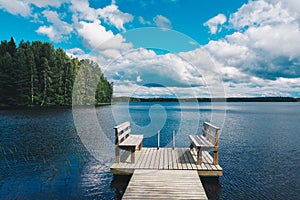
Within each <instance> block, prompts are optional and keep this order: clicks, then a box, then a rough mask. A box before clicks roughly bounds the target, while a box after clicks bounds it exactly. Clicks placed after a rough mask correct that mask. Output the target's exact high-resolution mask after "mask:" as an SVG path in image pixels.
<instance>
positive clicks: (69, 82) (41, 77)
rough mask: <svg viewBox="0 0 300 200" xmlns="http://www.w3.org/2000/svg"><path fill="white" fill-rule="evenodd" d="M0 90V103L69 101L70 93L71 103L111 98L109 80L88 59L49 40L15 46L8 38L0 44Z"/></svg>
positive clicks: (7, 104) (89, 103)
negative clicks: (69, 52) (77, 56)
mask: <svg viewBox="0 0 300 200" xmlns="http://www.w3.org/2000/svg"><path fill="white" fill-rule="evenodd" d="M78 74H79V76H78ZM76 76H77V79H76ZM75 79H76V83H75ZM74 85H76V90H74V91H73V88H74ZM73 93H74V94H76V95H75V98H74V95H73ZM0 94H1V96H0V105H1V106H47V105H72V95H73V104H76V105H91V104H101V103H109V102H111V98H112V94H113V83H110V82H108V80H107V79H106V77H105V76H104V75H103V73H102V72H101V69H100V67H99V66H98V64H97V63H95V62H93V61H91V60H87V59H85V60H78V58H72V57H69V56H68V55H67V54H66V52H65V51H64V50H63V49H61V48H57V49H55V48H54V46H53V45H52V44H51V43H49V42H41V41H34V42H25V41H21V42H20V44H19V45H18V46H17V45H16V43H15V41H14V39H13V38H11V39H10V41H6V40H5V41H1V44H0Z"/></svg>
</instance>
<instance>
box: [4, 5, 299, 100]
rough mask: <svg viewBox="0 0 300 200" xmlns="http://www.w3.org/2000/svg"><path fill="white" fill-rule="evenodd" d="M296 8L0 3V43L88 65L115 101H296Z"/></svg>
mask: <svg viewBox="0 0 300 200" xmlns="http://www.w3.org/2000/svg"><path fill="white" fill-rule="evenodd" d="M299 10H300V2H299V1H298V0H286V1H283V0H282V1H281V0H259V1H251V0H250V1H248V0H227V1H217V0H201V1H196V0H161V1H154V0H122V1H121V0H113V1H106V0H52V1H47V0H10V1H7V0H0V22H1V24H2V26H1V27H2V28H1V31H0V40H9V38H10V37H11V36H13V37H14V38H15V40H16V41H17V42H20V41H21V40H22V39H23V40H29V41H35V40H42V41H49V42H52V43H53V44H54V46H55V47H56V48H58V47H61V48H63V49H64V50H65V51H67V52H68V54H69V55H70V56H77V57H79V58H90V59H93V60H95V61H96V62H97V63H99V65H100V66H101V68H102V70H103V72H104V73H105V75H106V76H107V77H108V79H109V80H110V81H112V82H114V85H115V93H114V95H115V96H125V95H126V96H128V95H130V96H139V97H158V96H164V97H207V96H216V97H223V96H226V97H229V96H230V97H241V96H242V97H244V96H295V97H300V53H299V52H300V37H299V35H300V28H299V25H300V11H299ZM161 86H163V87H161Z"/></svg>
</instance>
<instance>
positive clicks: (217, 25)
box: [204, 14, 227, 34]
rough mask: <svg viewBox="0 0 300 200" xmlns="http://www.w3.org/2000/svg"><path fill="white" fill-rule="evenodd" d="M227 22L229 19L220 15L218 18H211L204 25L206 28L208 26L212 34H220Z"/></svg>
mask: <svg viewBox="0 0 300 200" xmlns="http://www.w3.org/2000/svg"><path fill="white" fill-rule="evenodd" d="M226 21H227V18H226V16H225V15H223V14H218V15H217V16H215V17H213V18H211V19H210V20H208V21H207V22H205V23H204V25H205V26H208V28H209V30H210V33H211V34H216V33H217V32H220V31H221V30H222V29H221V26H222V25H223V24H224V23H225V22H226Z"/></svg>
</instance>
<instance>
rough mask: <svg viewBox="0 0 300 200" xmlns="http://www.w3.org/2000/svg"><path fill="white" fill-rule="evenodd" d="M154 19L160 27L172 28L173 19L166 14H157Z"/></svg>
mask: <svg viewBox="0 0 300 200" xmlns="http://www.w3.org/2000/svg"><path fill="white" fill-rule="evenodd" d="M153 21H154V23H155V25H156V26H158V27H161V28H167V29H171V28H172V23H171V21H170V20H169V19H168V18H166V17H165V16H162V15H157V16H156V17H154V18H153Z"/></svg>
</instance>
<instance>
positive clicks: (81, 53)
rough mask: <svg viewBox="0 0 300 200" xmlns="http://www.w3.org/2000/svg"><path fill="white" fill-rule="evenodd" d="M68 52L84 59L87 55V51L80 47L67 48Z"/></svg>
mask: <svg viewBox="0 0 300 200" xmlns="http://www.w3.org/2000/svg"><path fill="white" fill-rule="evenodd" d="M66 53H67V55H68V56H70V57H74V58H75V57H77V58H79V59H83V58H84V57H85V56H86V55H85V52H84V51H83V50H82V49H80V48H72V49H67V50H66Z"/></svg>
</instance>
